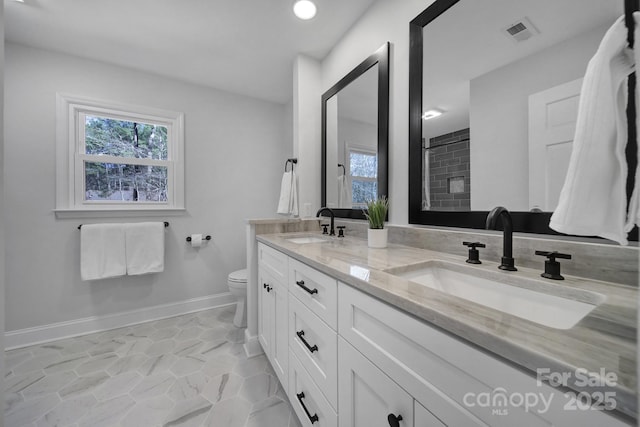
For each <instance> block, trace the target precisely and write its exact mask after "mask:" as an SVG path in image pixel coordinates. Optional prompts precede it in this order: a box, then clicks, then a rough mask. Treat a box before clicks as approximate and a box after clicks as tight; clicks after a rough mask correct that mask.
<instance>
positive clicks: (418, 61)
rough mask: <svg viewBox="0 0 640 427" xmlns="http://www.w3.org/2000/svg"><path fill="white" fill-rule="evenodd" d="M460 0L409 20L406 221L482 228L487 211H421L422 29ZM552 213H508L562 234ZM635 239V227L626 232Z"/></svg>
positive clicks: (517, 222) (524, 227)
mask: <svg viewBox="0 0 640 427" xmlns="http://www.w3.org/2000/svg"><path fill="white" fill-rule="evenodd" d="M459 1H460V0H436V1H435V2H434V3H432V4H431V5H430V6H429V7H427V8H426V9H425V10H424V11H423V12H422V13H420V14H419V15H418V16H416V17H415V18H414V19H413V20H412V21H411V22H410V23H409V41H410V44H409V224H422V225H436V226H446V227H460V228H473V229H485V224H486V218H487V215H488V213H489V212H488V211H473V210H471V211H423V210H422V90H423V87H422V78H423V72H424V68H423V67H424V63H423V34H422V32H423V29H424V27H425V26H426V25H428V24H429V23H430V22H431V21H433V20H434V19H436V18H437V17H438V16H440V15H441V14H443V13H444V12H446V11H447V10H448V9H449V8H451V7H452V6H454V5H455V4H456V3H458V2H459ZM551 214H552V212H526V211H519V212H518V211H516V212H511V217H512V220H513V231H517V232H524V233H535V234H552V235H559V236H565V234H562V233H558V232H556V231H554V230H552V229H551V228H549V220H550V219H551ZM629 240H633V241H637V240H638V228H637V227H636V228H634V230H633V231H631V233H629Z"/></svg>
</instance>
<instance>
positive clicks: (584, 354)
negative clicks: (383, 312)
mask: <svg viewBox="0 0 640 427" xmlns="http://www.w3.org/2000/svg"><path fill="white" fill-rule="evenodd" d="M309 235H311V234H310V233H281V234H267V235H258V236H257V239H258V241H260V242H262V243H265V244H266V245H269V246H271V247H273V248H275V249H278V250H280V251H282V252H284V253H286V254H287V255H289V256H291V257H292V258H295V259H297V260H299V261H301V262H303V263H305V264H307V265H309V266H311V267H314V268H316V269H317V270H320V271H322V272H324V273H326V274H328V275H330V276H332V277H335V278H336V279H338V280H340V281H342V282H344V283H347V284H349V285H351V286H353V287H355V288H357V289H360V290H362V291H364V292H366V293H368V294H370V295H372V296H374V297H377V298H379V299H381V300H383V301H385V302H387V303H389V304H391V305H393V306H395V307H397V308H399V309H401V310H403V311H405V312H407V313H410V314H412V315H414V316H416V317H418V318H420V319H423V320H425V321H427V322H429V323H431V324H433V325H436V326H438V327H440V328H442V329H443V330H445V331H447V332H449V333H451V334H453V335H455V336H457V337H459V338H462V339H464V340H467V341H469V342H471V343H473V344H475V345H477V346H479V347H481V348H483V349H485V350H488V351H490V352H491V353H493V354H495V355H498V356H500V357H502V358H504V359H506V361H508V362H511V363H513V364H516V365H518V366H520V367H522V368H525V369H526V370H529V371H531V372H532V374H533V375H534V376H535V375H536V369H538V368H548V369H550V371H551V372H567V373H570V374H571V378H572V379H575V378H576V375H575V373H576V370H577V369H581V370H582V369H584V370H587V371H588V372H589V373H590V376H592V377H593V378H595V379H596V380H597V379H599V378H600V377H601V375H602V374H603V373H605V374H609V375H611V373H613V374H615V376H616V377H617V378H616V380H615V381H613V382H614V384H611V385H604V386H603V387H602V388H599V389H598V391H613V392H615V397H616V409H617V410H618V411H620V412H621V413H623V414H626V415H628V416H631V417H633V418H637V396H636V390H637V373H636V325H637V297H638V295H637V292H638V290H637V288H634V287H629V286H623V285H617V284H612V283H607V282H601V281H595V280H587V279H583V278H577V277H572V276H568V275H564V276H565V280H563V281H553V280H548V279H542V278H540V271H538V270H532V269H528V268H519V270H518V271H517V272H502V271H500V270H498V269H497V266H498V264H497V263H493V262H488V261H483V264H480V265H471V264H466V263H465V262H464V261H465V258H462V257H459V256H455V255H450V254H446V253H441V252H434V251H429V250H425V249H417V248H413V247H409V246H403V245H396V244H390V245H389V246H388V247H387V248H386V249H369V248H368V247H367V242H366V240H363V239H358V238H354V237H346V238H335V237H334V238H331V239H330V240H329V241H326V242H322V243H305V244H298V243H293V242H291V241H288V240H287V239H288V238H291V237H295V236H309ZM430 260H435V261H448V262H451V263H454V264H456V265H458V266H460V267H461V268H465V269H466V270H467V271H468V272H471V273H472V274H474V275H479V276H482V275H487V274H495V272H499V274H504V275H505V276H504V277H507V276H511V277H509V279H511V280H514V281H516V282H517V281H519V280H520V281H523V280H526V281H527V284H528V285H527V286H531V284H532V283H533V284H534V286H536V287H538V288H537V290H538V291H541V290H545V289H546V290H549V289H553V290H555V291H554V293H556V294H559V295H563V296H564V297H566V298H574V299H581V298H583V297H582V296H581V294H583V293H584V291H590V292H596V293H598V294H601V295H604V296H605V297H606V299H605V301H604V302H602V303H601V304H600V305H598V306H597V307H596V308H595V309H593V310H592V311H591V312H590V313H589V314H588V315H587V316H585V317H584V318H583V319H582V320H580V321H579V322H578V323H577V324H576V325H575V326H573V327H572V328H570V329H564V330H561V329H554V328H550V327H547V326H543V325H540V324H538V323H534V322H532V321H529V320H525V319H522V318H520V317H516V316H513V315H509V314H506V313H503V312H501V311H498V310H494V309H491V308H488V307H486V306H483V305H480V304H477V303H474V302H471V301H468V300H466V299H462V298H458V297H455V296H451V295H448V294H445V293H443V292H440V291H437V290H434V289H431V288H429V287H427V286H425V285H420V284H417V283H414V282H411V281H409V280H407V279H403V278H401V277H398V276H395V275H393V274H390V273H388V272H385V270H392V271H401V270H402V269H403V268H409V266H412V265H416V264H421V263H425V262H426V261H430ZM587 293H588V292H587ZM569 388H573V389H575V390H578V391H581V390H585V391H589V392H593V391H594V388H593V387H587V388H585V387H580V384H574V383H572V382H571V381H570V384H569Z"/></svg>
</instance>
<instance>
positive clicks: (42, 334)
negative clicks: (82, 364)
mask: <svg viewBox="0 0 640 427" xmlns="http://www.w3.org/2000/svg"><path fill="white" fill-rule="evenodd" d="M235 302H236V299H235V297H234V296H233V295H232V294H231V293H230V292H224V293H221V294H216V295H209V296H206V297H200V298H193V299H190V300H186V301H180V302H175V303H170V304H162V305H156V306H153V307H146V308H141V309H138V310H131V311H123V312H120V313H114V314H107V315H104V316H92V317H85V318H84V319H76V320H70V321H66V322H59V323H52V324H49V325H43V326H36V327H33V328H25V329H18V330H16V331H8V332H6V333H5V334H4V345H5V350H12V349H15V348H20V347H27V346H30V345H35V344H41V343H45V342H49V341H55V340H59V339H63V338H69V337H75V336H79V335H86V334H91V333H94V332H101V331H106V330H109V329H116V328H122V327H125V326H129V325H134V324H137V323H143V322H150V321H153V320H158V319H165V318H167V317H173V316H179V315H181V314H187V313H194V312H196V311H202V310H207V309H210V308H215V307H222V306H225V305H230V304H235Z"/></svg>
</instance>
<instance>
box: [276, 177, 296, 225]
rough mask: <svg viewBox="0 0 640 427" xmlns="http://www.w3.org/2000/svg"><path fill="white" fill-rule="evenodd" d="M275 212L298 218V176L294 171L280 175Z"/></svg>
mask: <svg viewBox="0 0 640 427" xmlns="http://www.w3.org/2000/svg"><path fill="white" fill-rule="evenodd" d="M277 212H278V213H279V214H284V215H294V216H298V176H297V175H296V173H295V172H294V171H289V172H285V173H284V174H283V175H282V182H281V183H280V199H279V200H278V211H277Z"/></svg>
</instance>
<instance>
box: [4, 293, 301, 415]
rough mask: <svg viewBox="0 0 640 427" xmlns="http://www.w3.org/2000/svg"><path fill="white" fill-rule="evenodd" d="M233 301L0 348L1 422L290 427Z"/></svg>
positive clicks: (276, 387)
mask: <svg viewBox="0 0 640 427" xmlns="http://www.w3.org/2000/svg"><path fill="white" fill-rule="evenodd" d="M234 310H235V306H229V307H223V308H217V309H212V310H207V311H202V312H199V313H194V314H187V315H183V316H178V317H172V318H169V319H163V320H158V321H155V322H149V323H142V324H139V325H135V326H131V327H127V328H122V329H116V330H112V331H107V332H102V333H96V334H92V335H85V336H82V337H76V338H70V339H65V340H61V341H56V342H51V343H47V344H42V345H37V346H32V347H26V348H22V349H18V350H12V351H8V352H6V355H5V357H6V359H5V362H6V369H7V372H6V375H5V387H6V391H5V412H4V416H5V425H6V427H20V426H28V427H46V426H74V427H102V426H104V427H107V426H109V427H111V426H122V427H155V426H167V427H168V426H179V427H192V426H193V427H200V426H202V427H298V426H300V424H299V422H298V420H297V418H296V415H295V414H294V412H293V410H292V409H291V406H290V405H289V402H288V400H287V397H286V395H285V394H284V392H283V390H282V387H281V386H280V383H279V382H278V379H277V378H276V375H275V373H274V372H273V370H272V368H271V365H270V364H269V362H268V361H267V360H266V358H265V357H264V356H259V357H254V358H251V359H247V358H246V356H245V355H244V351H243V349H242V340H243V337H244V329H239V328H236V327H234V326H233V323H232V320H233V314H234Z"/></svg>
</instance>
